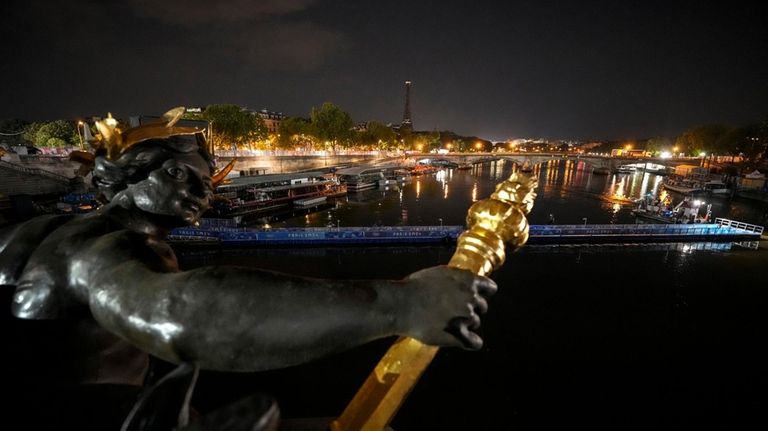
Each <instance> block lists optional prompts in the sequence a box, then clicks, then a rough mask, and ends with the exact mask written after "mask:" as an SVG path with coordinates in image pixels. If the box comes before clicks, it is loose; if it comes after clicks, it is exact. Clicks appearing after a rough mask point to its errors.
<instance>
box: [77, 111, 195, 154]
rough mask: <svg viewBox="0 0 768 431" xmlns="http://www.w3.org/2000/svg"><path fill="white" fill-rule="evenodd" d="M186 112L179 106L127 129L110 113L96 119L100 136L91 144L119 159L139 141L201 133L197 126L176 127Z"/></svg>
mask: <svg viewBox="0 0 768 431" xmlns="http://www.w3.org/2000/svg"><path fill="white" fill-rule="evenodd" d="M184 112H186V109H185V108H184V107H182V106H179V107H177V108H173V109H171V110H170V111H168V112H166V113H165V114H163V115H162V116H161V117H160V119H159V120H158V121H155V122H153V123H149V124H142V125H140V126H136V127H131V128H130V129H126V130H125V131H123V130H120V128H119V127H117V120H115V119H114V118H113V117H112V113H108V114H107V118H106V119H104V120H102V121H96V123H95V124H96V129H97V130H98V131H99V135H100V137H99V138H97V139H96V140H94V141H93V142H91V145H92V146H93V147H94V149H96V150H97V151H98V150H100V149H103V150H105V151H106V152H107V158H108V159H110V160H117V159H118V158H119V157H120V155H122V154H123V153H124V152H126V151H127V150H128V149H129V148H131V147H132V146H134V145H136V144H138V143H139V142H143V141H146V140H149V139H163V138H169V137H171V136H178V135H194V134H195V133H201V132H202V130H200V129H198V128H197V127H176V123H177V122H178V121H179V120H180V119H181V116H182V115H184Z"/></svg>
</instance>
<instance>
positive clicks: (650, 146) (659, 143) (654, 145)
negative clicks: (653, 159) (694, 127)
mask: <svg viewBox="0 0 768 431" xmlns="http://www.w3.org/2000/svg"><path fill="white" fill-rule="evenodd" d="M672 148H673V145H672V140H671V139H669V138H665V137H663V136H657V137H655V138H651V139H649V140H648V142H646V144H645V151H648V152H649V153H652V154H654V155H657V154H659V153H661V152H664V151H669V152H672Z"/></svg>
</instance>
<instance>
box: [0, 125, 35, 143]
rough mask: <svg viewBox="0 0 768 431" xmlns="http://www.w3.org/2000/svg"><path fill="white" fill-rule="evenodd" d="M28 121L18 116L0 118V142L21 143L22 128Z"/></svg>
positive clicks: (22, 140)
mask: <svg viewBox="0 0 768 431" xmlns="http://www.w3.org/2000/svg"><path fill="white" fill-rule="evenodd" d="M28 125H29V122H27V121H24V120H20V119H18V118H5V119H2V120H0V144H5V145H23V144H24V137H23V134H24V129H25V128H26V127H27V126H28Z"/></svg>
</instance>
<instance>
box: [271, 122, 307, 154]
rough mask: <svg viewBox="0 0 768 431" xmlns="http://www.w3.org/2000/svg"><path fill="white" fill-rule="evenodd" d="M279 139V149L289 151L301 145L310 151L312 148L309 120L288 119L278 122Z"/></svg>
mask: <svg viewBox="0 0 768 431" xmlns="http://www.w3.org/2000/svg"><path fill="white" fill-rule="evenodd" d="M278 134H279V135H280V137H279V138H278V140H277V145H278V146H279V147H280V148H285V149H291V148H294V147H296V146H300V145H303V146H304V147H305V148H307V149H308V150H310V149H311V148H312V144H313V141H312V138H311V136H310V135H311V127H310V123H309V120H307V119H305V118H300V117H289V118H286V119H285V120H283V121H281V122H280V127H279V129H278Z"/></svg>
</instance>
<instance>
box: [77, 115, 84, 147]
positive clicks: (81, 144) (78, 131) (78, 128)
mask: <svg viewBox="0 0 768 431" xmlns="http://www.w3.org/2000/svg"><path fill="white" fill-rule="evenodd" d="M81 126H85V123H83V122H82V121H78V122H77V137H78V138H80V149H81V150H85V146H84V145H83V135H81V134H80V127H81ZM83 133H85V131H83Z"/></svg>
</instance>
